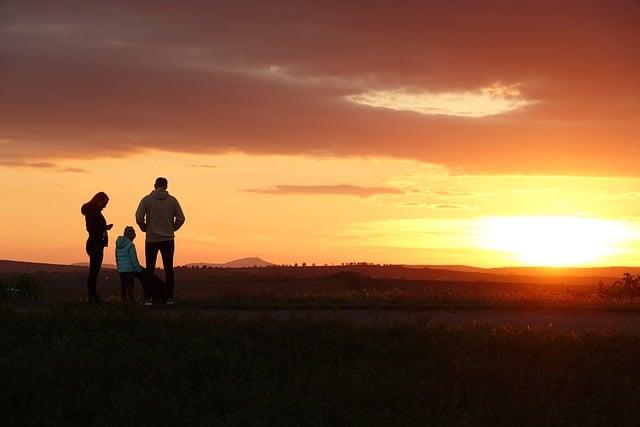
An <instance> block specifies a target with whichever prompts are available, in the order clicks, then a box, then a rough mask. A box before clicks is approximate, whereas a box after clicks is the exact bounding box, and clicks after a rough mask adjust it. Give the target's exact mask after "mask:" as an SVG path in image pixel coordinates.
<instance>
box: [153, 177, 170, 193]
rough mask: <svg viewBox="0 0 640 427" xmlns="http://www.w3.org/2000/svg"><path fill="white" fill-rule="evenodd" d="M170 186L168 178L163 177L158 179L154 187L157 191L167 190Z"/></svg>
mask: <svg viewBox="0 0 640 427" xmlns="http://www.w3.org/2000/svg"><path fill="white" fill-rule="evenodd" d="M168 186H169V181H167V178H163V177H158V178H156V183H155V185H154V187H155V188H156V190H166V189H167V187H168Z"/></svg>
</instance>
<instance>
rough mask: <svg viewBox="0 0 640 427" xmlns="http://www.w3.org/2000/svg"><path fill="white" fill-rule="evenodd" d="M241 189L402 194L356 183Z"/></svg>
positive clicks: (290, 193) (280, 191)
mask: <svg viewBox="0 0 640 427" xmlns="http://www.w3.org/2000/svg"><path fill="white" fill-rule="evenodd" d="M242 191H247V192H250V193H262V194H287V195H296V194H326V195H348V196H358V197H371V196H375V195H380V194H402V191H400V190H398V189H395V188H387V187H360V186H358V185H350V184H338V185H275V186H273V187H267V188H250V189H246V190H242Z"/></svg>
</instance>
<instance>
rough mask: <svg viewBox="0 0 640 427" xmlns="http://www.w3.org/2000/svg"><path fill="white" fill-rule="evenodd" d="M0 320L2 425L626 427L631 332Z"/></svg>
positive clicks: (636, 353) (181, 315) (39, 316)
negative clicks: (559, 426) (509, 426)
mask: <svg viewBox="0 0 640 427" xmlns="http://www.w3.org/2000/svg"><path fill="white" fill-rule="evenodd" d="M13 310H14V308H12V307H11V306H6V305H5V306H4V308H0V414H2V424H3V425H43V424H46V425H56V424H57V425H135V424H142V425H394V426H395V425H550V424H551V425H554V424H555V425H633V424H637V422H638V418H637V414H638V408H640V393H638V391H639V390H640V370H639V369H638V360H640V334H638V333H637V332H635V331H630V330H611V331H608V332H579V333H568V334H564V333H559V332H557V331H553V330H551V329H535V328H534V329H530V328H497V329H496V328H489V327H483V326H472V325H469V326H465V327H457V328H453V327H431V326H429V325H428V324H427V323H426V322H422V321H420V320H413V321H408V322H403V323H394V324H389V323H383V322H380V323H372V324H355V323H348V322H339V321H331V320H323V321H317V320H316V321H312V320H308V319H305V318H304V317H298V318H290V319H277V318H269V317H265V318H259V319H252V320H237V319H232V318H227V317H224V316H222V315H220V316H216V315H206V314H203V313H202V312H201V311H200V312H196V311H189V310H178V311H175V310H174V311H171V310H156V309H154V310H141V309H140V308H139V307H132V306H130V307H126V306H118V305H115V304H113V305H111V304H110V305H105V306H102V307H95V306H84V305H82V306H79V305H74V304H72V305H66V306H60V308H58V309H57V310H54V311H48V312H37V311H22V312H17V311H13Z"/></svg>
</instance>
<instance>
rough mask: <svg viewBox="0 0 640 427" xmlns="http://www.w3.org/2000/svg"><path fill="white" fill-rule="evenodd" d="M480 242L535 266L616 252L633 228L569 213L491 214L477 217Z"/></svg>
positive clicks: (578, 261)
mask: <svg viewBox="0 0 640 427" xmlns="http://www.w3.org/2000/svg"><path fill="white" fill-rule="evenodd" d="M481 230H482V231H481V233H480V236H481V242H480V245H481V246H482V247H484V248H486V249H491V250H496V251H502V252H507V253H511V254H513V255H514V256H516V257H517V258H518V261H519V262H521V263H523V264H527V265H537V266H569V265H584V264H590V263H594V262H597V261H601V260H602V259H603V258H606V257H607V256H610V255H614V254H616V253H618V252H620V251H621V250H622V249H621V247H620V246H621V244H622V243H623V242H625V241H626V240H628V239H629V238H630V237H631V235H632V234H633V230H631V229H630V227H628V226H627V225H625V224H624V223H623V222H620V221H607V220H600V219H592V218H581V217H571V216H566V217H564V216H518V217H492V218H486V219H483V220H481Z"/></svg>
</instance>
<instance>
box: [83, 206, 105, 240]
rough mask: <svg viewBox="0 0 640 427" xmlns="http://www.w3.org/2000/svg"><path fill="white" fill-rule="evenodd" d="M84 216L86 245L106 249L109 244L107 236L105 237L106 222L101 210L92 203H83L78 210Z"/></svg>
mask: <svg viewBox="0 0 640 427" xmlns="http://www.w3.org/2000/svg"><path fill="white" fill-rule="evenodd" d="M80 212H82V214H83V215H84V219H85V222H86V223H87V231H88V232H89V239H87V245H91V246H97V247H106V246H108V244H109V236H108V235H107V220H106V219H104V216H103V215H102V209H100V208H99V207H97V206H96V205H94V204H93V203H85V204H84V205H82V209H81V210H80Z"/></svg>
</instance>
